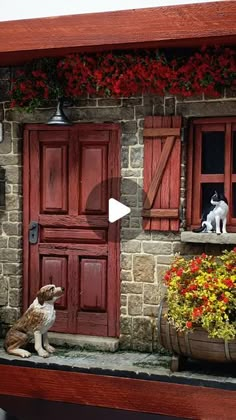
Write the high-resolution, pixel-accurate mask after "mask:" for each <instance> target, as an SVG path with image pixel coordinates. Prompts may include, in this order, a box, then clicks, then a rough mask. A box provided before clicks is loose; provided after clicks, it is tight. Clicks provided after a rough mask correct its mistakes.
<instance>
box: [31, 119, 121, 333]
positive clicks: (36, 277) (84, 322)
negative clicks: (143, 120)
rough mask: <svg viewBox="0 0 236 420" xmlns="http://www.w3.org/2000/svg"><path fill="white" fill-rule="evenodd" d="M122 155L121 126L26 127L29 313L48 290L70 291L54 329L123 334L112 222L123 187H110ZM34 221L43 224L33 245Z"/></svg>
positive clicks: (116, 229) (116, 243) (60, 304)
mask: <svg viewBox="0 0 236 420" xmlns="http://www.w3.org/2000/svg"><path fill="white" fill-rule="evenodd" d="M119 153H120V147H119V130H118V127H117V126H113V125H106V124H104V125H102V124H101V125H100V124H94V125H83V124H81V125H75V126H72V127H62V128H60V129H58V128H56V129H55V128H53V127H49V126H42V125H39V126H35V125H31V126H27V127H26V131H25V157H24V165H25V167H28V171H25V173H24V185H25V188H24V191H27V195H26V194H24V209H25V210H24V211H25V215H24V221H25V226H24V252H25V253H24V288H25V289H26V288H27V291H28V292H27V291H26V290H25V293H24V297H25V298H24V308H26V307H27V306H28V305H29V303H30V302H32V300H33V299H34V297H35V295H36V293H37V290H38V289H39V288H40V287H41V286H42V285H45V284H48V283H53V284H56V285H61V286H63V287H65V290H66V292H65V295H64V297H63V298H61V299H60V300H59V301H58V302H57V303H56V306H55V307H56V309H57V319H56V322H55V324H54V326H53V328H52V330H53V331H58V332H68V333H78V334H88V335H101V336H117V335H118V333H119V331H118V307H119V241H118V235H119V225H118V224H113V225H111V224H109V223H108V199H109V198H110V197H113V198H115V199H119V185H118V183H117V181H116V182H114V181H113V182H107V181H108V179H109V177H111V174H113V176H114V178H116V179H118V177H119V168H120V162H119ZM97 184H99V186H98V187H97ZM91 191H94V192H95V193H94V194H92V198H91V199H90V200H88V197H90V193H91ZM31 221H35V222H37V223H39V227H40V228H39V239H38V243H37V244H35V245H32V244H29V243H28V223H30V222H31ZM116 239H117V240H116Z"/></svg>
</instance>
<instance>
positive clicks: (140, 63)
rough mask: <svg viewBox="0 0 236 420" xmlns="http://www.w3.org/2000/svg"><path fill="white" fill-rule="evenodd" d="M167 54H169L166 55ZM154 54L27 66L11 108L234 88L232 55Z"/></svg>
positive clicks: (219, 51) (223, 51) (71, 58)
mask: <svg viewBox="0 0 236 420" xmlns="http://www.w3.org/2000/svg"><path fill="white" fill-rule="evenodd" d="M168 54H169V53H168ZM168 54H167V53H165V52H164V51H163V52H160V51H156V50H137V51H132V52H124V51H123V52H117V51H114V52H103V53H101V54H98V53H97V54H69V55H67V56H66V57H63V58H60V59H51V58H44V59H41V60H37V61H33V62H32V63H27V64H26V66H25V67H24V68H23V69H22V70H20V72H18V73H17V74H16V78H15V79H13V80H12V90H11V97H12V101H11V106H12V107H15V106H18V107H24V108H25V107H26V108H27V107H28V108H29V109H32V108H35V107H37V106H40V105H42V104H43V103H44V102H45V101H47V100H52V99H56V98H57V97H58V96H59V95H60V96H66V97H70V98H78V97H81V96H87V95H88V94H89V95H97V96H99V97H103V96H107V97H109V96H110V97H117V96H119V97H120V96H123V97H130V96H135V95H142V94H156V95H165V94H166V93H167V92H168V93H170V94H173V95H181V96H183V97H186V96H192V95H197V94H201V93H205V94H208V95H211V96H216V97H217V96H219V95H220V93H221V91H222V88H225V87H234V86H236V50H235V49H231V48H222V47H214V48H202V49H201V50H199V51H194V52H192V53H191V54H188V55H185V56H182V55H180V54H178V53H176V52H175V53H172V55H171V56H170V54H169V55H168Z"/></svg>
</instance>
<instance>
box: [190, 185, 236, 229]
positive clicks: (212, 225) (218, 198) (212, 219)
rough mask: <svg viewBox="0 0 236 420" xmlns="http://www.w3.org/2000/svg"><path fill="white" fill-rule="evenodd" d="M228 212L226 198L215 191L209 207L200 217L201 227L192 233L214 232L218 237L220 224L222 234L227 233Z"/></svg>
mask: <svg viewBox="0 0 236 420" xmlns="http://www.w3.org/2000/svg"><path fill="white" fill-rule="evenodd" d="M228 211H229V205H228V201H227V198H226V197H225V196H224V195H223V194H219V193H218V192H216V191H215V193H214V195H213V196H212V197H211V206H209V208H208V209H207V210H205V211H204V213H203V215H202V220H201V222H202V224H201V227H199V228H197V229H193V232H197V233H199V232H206V233H208V232H212V231H216V233H217V235H220V234H221V222H222V233H227V231H226V222H227V214H228Z"/></svg>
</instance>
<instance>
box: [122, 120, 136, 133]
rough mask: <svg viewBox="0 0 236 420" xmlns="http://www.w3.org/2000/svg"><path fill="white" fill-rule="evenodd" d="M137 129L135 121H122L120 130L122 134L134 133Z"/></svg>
mask: <svg viewBox="0 0 236 420" xmlns="http://www.w3.org/2000/svg"><path fill="white" fill-rule="evenodd" d="M136 131H137V122H136V121H122V123H121V132H122V133H124V134H135V133H136Z"/></svg>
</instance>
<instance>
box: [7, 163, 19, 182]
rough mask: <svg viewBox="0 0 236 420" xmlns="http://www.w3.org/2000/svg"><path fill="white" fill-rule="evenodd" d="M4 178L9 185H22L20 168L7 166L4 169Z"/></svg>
mask: <svg viewBox="0 0 236 420" xmlns="http://www.w3.org/2000/svg"><path fill="white" fill-rule="evenodd" d="M6 178H7V182H9V183H10V184H19V183H20V184H21V183H22V168H21V167H19V166H13V165H12V166H7V167H6Z"/></svg>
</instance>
